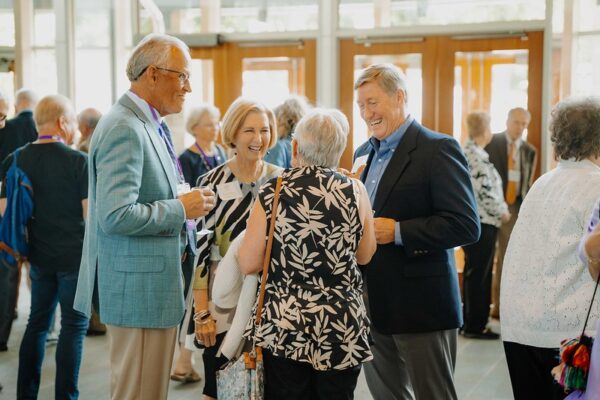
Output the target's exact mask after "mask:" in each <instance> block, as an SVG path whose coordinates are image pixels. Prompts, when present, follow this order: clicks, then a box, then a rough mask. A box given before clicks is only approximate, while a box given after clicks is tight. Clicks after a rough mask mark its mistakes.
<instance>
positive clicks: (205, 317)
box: [194, 310, 212, 325]
mask: <svg viewBox="0 0 600 400" xmlns="http://www.w3.org/2000/svg"><path fill="white" fill-rule="evenodd" d="M210 317H211V315H210V311H208V310H202V311H199V312H197V313H195V314H194V322H195V323H197V324H200V325H204V324H207V323H208V322H210V321H212V319H209V318H210Z"/></svg>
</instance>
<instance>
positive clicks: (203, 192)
mask: <svg viewBox="0 0 600 400" xmlns="http://www.w3.org/2000/svg"><path fill="white" fill-rule="evenodd" d="M178 199H179V201H181V204H183V209H184V210H185V218H186V219H195V218H200V217H203V216H205V215H206V214H208V213H209V212H210V210H212V209H213V207H214V206H215V192H213V191H212V190H210V189H209V188H193V189H192V190H191V191H190V192H188V193H185V194H182V195H181V196H179V197H178Z"/></svg>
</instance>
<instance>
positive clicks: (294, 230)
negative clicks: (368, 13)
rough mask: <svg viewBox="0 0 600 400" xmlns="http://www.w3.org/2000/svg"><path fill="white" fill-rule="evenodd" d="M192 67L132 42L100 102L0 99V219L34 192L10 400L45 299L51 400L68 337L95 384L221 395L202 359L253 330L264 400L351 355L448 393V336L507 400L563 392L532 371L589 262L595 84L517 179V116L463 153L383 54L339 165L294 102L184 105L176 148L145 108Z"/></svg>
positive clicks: (72, 361)
mask: <svg viewBox="0 0 600 400" xmlns="http://www.w3.org/2000/svg"><path fill="white" fill-rule="evenodd" d="M189 62H190V55H189V49H188V48H187V46H186V45H185V44H184V43H182V42H181V41H180V40H178V39H176V38H173V37H170V36H168V35H149V36H148V37H146V38H144V39H143V40H142V41H141V42H140V43H139V44H138V45H137V46H136V47H135V49H134V50H133V53H132V55H131V57H130V59H129V62H128V65H127V71H126V72H127V77H128V79H129V80H130V82H131V87H130V90H128V91H127V92H126V93H125V94H123V96H122V97H121V98H120V99H119V100H118V102H117V103H115V105H114V106H113V107H112V108H111V109H110V110H109V111H108V112H107V113H106V114H105V115H101V113H100V111H98V110H95V109H92V108H88V109H85V110H82V111H81V112H80V113H79V114H76V112H75V110H74V108H73V106H72V104H71V102H70V100H69V99H67V98H65V97H63V96H60V95H51V96H45V97H43V98H42V99H38V98H37V96H36V94H35V93H34V92H33V91H31V90H27V89H22V90H19V91H18V92H17V93H16V94H15V100H14V110H15V116H14V118H11V119H7V116H8V114H9V101H8V98H7V97H6V96H3V95H1V94H0V161H1V164H0V179H2V181H3V183H2V191H1V194H0V212H1V214H2V215H3V217H4V218H8V216H11V218H12V216H13V215H17V214H18V213H20V212H21V211H23V210H22V209H20V208H19V207H23V206H19V204H25V203H24V201H25V200H23V201H21V202H20V203H19V202H18V201H13V200H14V198H11V196H13V197H14V196H16V195H15V194H14V193H15V191H13V190H12V189H11V188H12V186H11V185H10V184H9V180H10V179H13V177H16V176H17V175H14V174H17V173H20V174H21V175H18V177H19V179H21V181H19V182H27V184H26V185H24V186H25V187H26V189H27V190H29V192H28V193H29V195H30V196H31V197H32V200H31V204H30V207H31V210H30V211H31V212H30V215H28V216H27V218H26V220H25V221H24V222H23V224H24V226H26V229H27V254H17V253H15V252H13V251H12V249H7V248H5V247H3V248H2V249H1V250H2V251H3V252H4V253H5V254H6V256H3V257H2V258H0V262H1V265H0V351H7V349H8V347H7V343H8V338H9V335H10V331H11V326H12V322H13V319H14V318H15V316H16V305H17V298H18V295H19V286H20V285H19V283H20V281H21V274H25V275H26V276H27V278H28V282H29V287H30V291H31V309H30V313H29V317H28V323H27V327H26V330H25V333H24V335H23V338H22V340H21V345H20V350H19V365H18V383H17V397H18V398H19V399H21V398H23V399H26V398H36V397H37V394H38V391H39V384H40V377H41V371H42V363H43V360H44V352H45V346H46V340H47V337H48V335H49V333H51V332H52V330H53V329H54V326H55V322H54V320H55V315H56V310H57V306H58V305H60V321H59V324H58V325H59V326H60V333H59V335H58V343H57V349H56V364H57V368H56V378H55V395H56V398H60V399H75V398H78V396H79V388H78V375H79V369H80V365H81V361H82V358H83V357H84V354H83V348H84V347H83V342H84V339H85V335H86V333H87V334H88V335H102V334H105V333H106V332H108V335H109V337H110V345H109V349H108V351H109V354H110V364H111V381H110V391H111V397H112V398H113V399H125V398H127V399H148V398H153V399H154V398H156V399H162V398H166V396H167V393H168V383H169V380H174V381H179V382H182V383H194V382H199V381H201V380H203V382H204V384H203V396H204V398H205V399H215V398H218V383H217V371H219V370H220V369H221V368H223V367H224V366H226V365H227V363H228V362H229V361H230V360H231V359H235V358H236V357H238V356H239V354H240V352H241V350H242V348H243V347H244V344H245V343H249V342H252V343H255V344H258V345H260V346H261V347H262V348H263V349H264V364H265V397H266V398H267V399H282V398H285V399H308V398H315V399H351V398H353V393H354V389H355V387H356V383H357V379H358V375H359V373H360V371H361V369H362V367H363V366H364V373H365V377H366V380H367V384H368V387H369V390H370V392H371V394H372V396H373V398H374V399H391V398H402V399H437V398H448V399H456V398H457V395H456V388H455V386H454V369H455V365H456V351H457V349H456V346H457V335H458V334H462V335H464V337H466V338H471V339H482V340H495V339H499V338H501V339H502V341H503V345H504V350H505V354H506V359H507V364H508V369H509V373H510V379H511V383H512V389H513V393H514V396H515V398H516V399H526V398H536V396H541V397H543V398H545V399H562V398H564V397H565V396H566V394H565V393H564V391H563V390H562V388H561V387H560V386H559V385H558V384H557V383H555V382H553V380H552V376H551V375H550V370H551V369H552V367H553V366H555V364H556V363H557V362H556V359H557V356H558V347H559V345H560V342H561V340H562V339H565V338H569V337H576V336H577V335H578V334H579V333H580V332H579V330H580V329H581V328H582V326H581V325H582V322H581V320H582V318H583V317H584V316H585V313H586V312H587V307H588V304H587V303H586V302H588V301H589V296H591V293H592V292H593V289H594V287H593V286H594V282H593V280H592V279H591V278H590V276H589V274H588V269H589V273H591V275H592V276H593V277H596V276H597V275H598V271H599V268H600V267H599V266H600V244H599V243H598V242H599V240H598V236H599V234H598V230H599V229H600V228H598V227H597V220H598V206H597V203H598V200H599V199H600V102H599V101H598V100H597V99H568V100H565V101H562V102H561V103H559V104H558V105H557V106H556V107H555V109H554V110H553V112H552V120H551V124H550V135H551V141H552V144H553V148H554V154H555V157H556V159H557V160H558V165H557V167H556V168H554V169H553V170H551V171H549V172H547V173H546V174H544V175H542V176H541V177H540V178H538V179H537V180H536V181H535V183H534V178H535V177H536V175H535V172H536V165H537V151H536V149H535V148H534V147H533V146H532V145H531V144H529V143H528V142H527V141H526V139H525V138H524V137H523V134H524V132H525V130H526V129H527V126H528V124H529V122H530V119H531V115H530V114H529V112H528V111H527V110H525V109H523V108H514V109H511V110H509V111H508V114H507V121H506V130H505V131H504V132H500V133H496V134H493V133H492V132H491V128H490V116H489V114H487V113H485V112H474V113H471V114H469V115H468V117H467V119H466V124H467V127H468V133H469V137H468V140H466V142H465V143H464V145H463V146H462V147H461V145H460V144H459V143H458V142H457V141H456V140H455V139H453V138H452V137H450V136H448V135H444V134H440V133H438V132H434V131H432V130H430V129H428V128H426V127H424V126H422V125H421V124H420V123H419V121H416V120H415V119H414V117H413V116H412V115H411V113H410V111H409V108H408V93H407V81H406V77H405V76H404V75H403V74H402V72H401V71H400V70H399V69H398V68H397V67H395V66H393V65H391V64H375V65H371V66H369V67H367V68H366V69H364V70H363V71H361V73H360V75H359V76H358V78H357V80H356V83H355V87H354V89H355V91H356V99H357V105H358V109H359V110H360V115H361V117H362V119H363V120H364V121H365V122H366V124H367V126H368V128H369V130H370V133H371V137H370V138H369V140H368V141H367V142H365V143H364V144H362V145H361V146H360V147H359V148H358V149H357V150H356V152H355V154H354V167H355V168H353V170H354V171H355V172H354V173H351V172H348V171H346V170H343V169H340V168H339V162H340V158H341V156H342V153H343V151H344V149H345V148H346V144H347V136H348V134H349V131H350V127H349V123H348V120H347V119H346V117H345V116H344V115H343V114H342V113H341V112H340V111H338V110H335V109H323V108H312V107H311V106H310V105H309V104H308V102H307V101H306V99H304V98H302V97H299V96H292V97H290V98H288V99H287V100H285V101H284V102H283V103H282V104H281V105H279V106H277V107H275V108H274V109H273V110H271V109H270V108H269V107H267V106H265V105H264V104H262V103H260V102H258V101H255V100H252V99H248V98H243V97H240V98H238V99H237V100H235V101H234V102H233V103H232V104H231V105H230V106H229V108H228V109H227V110H226V111H225V113H224V114H223V115H222V116H221V110H219V109H217V108H216V107H214V106H213V105H209V104H201V105H195V107H192V108H191V111H190V112H188V113H187V114H186V116H185V118H186V120H185V130H186V131H187V133H188V134H190V135H191V136H192V137H193V138H194V143H193V144H192V145H191V146H189V147H188V148H187V149H185V150H184V151H183V152H182V153H181V154H176V152H175V147H174V144H173V140H172V134H171V132H170V129H169V127H168V126H167V124H166V122H165V120H164V117H165V116H167V115H170V114H175V113H179V112H181V110H182V106H183V101H184V99H185V96H186V95H187V94H188V93H189V92H190V91H191V90H192V88H191V87H190V82H189V77H190V76H189ZM16 167H18V168H16ZM17 169H18V172H17ZM15 179H16V178H15ZM23 179H28V181H24V180H23ZM279 185H281V186H279ZM21 186H23V185H21ZM11 193H12V194H11ZM19 193H21V194H19V196H24V195H23V194H22V193H23V188H21V191H20V192H19ZM25 194H27V193H25ZM276 197H277V199H278V200H277V201H278V206H277V208H275V206H274V199H275V198H276ZM19 199H26V196H25V197H19ZM275 204H277V203H275ZM595 206H596V208H594V207H595ZM594 209H595V211H593V210H594ZM272 215H273V219H272V218H271V217H272ZM590 216H592V217H591V222H590ZM271 224H274V226H273V227H272V228H273V232H274V233H273V246H272V248H270V249H269V251H270V259H269V262H268V264H267V267H266V269H264V270H263V261H264V258H265V252H266V248H265V247H266V240H265V238H266V236H267V233H268V232H269V229H270V228H271ZM584 236H585V237H584ZM586 240H587V242H586ZM459 246H460V247H462V248H463V250H464V257H465V258H464V272H463V281H462V292H461V289H460V284H459V279H458V275H457V273H456V267H455V252H454V249H455V248H456V247H459ZM9 250H10V251H9ZM9 253H10V254H9ZM11 257H12V258H11ZM263 274H266V276H267V278H266V282H267V284H266V290H265V298H264V306H263V305H262V302H261V307H262V308H259V309H260V310H261V311H260V313H258V314H259V315H257V306H258V303H259V299H258V298H257V297H258V296H257V294H258V288H259V281H260V277H261V276H262V275H263ZM501 284H502V285H501ZM21 295H23V294H22V293H21ZM500 305H501V307H500ZM257 317H258V318H257ZM490 317H495V318H498V317H499V318H500V323H501V332H494V331H492V330H491V329H490V328H489V326H488V323H489V319H490ZM598 317H600V307H599V306H598V304H597V302H596V304H593V305H592V310H591V318H592V320H593V321H596V320H597V319H598ZM256 320H262V323H261V324H260V325H257V324H256V323H255V322H254V321H256ZM592 333H593V332H592ZM175 347H178V350H175ZM197 350H201V351H202V360H203V366H204V370H203V371H197V370H196V369H195V367H194V364H193V352H194V351H197ZM594 351H595V353H594V354H596V358H598V351H597V349H596V348H595V349H594ZM174 355H177V358H176V360H175V362H174V363H173V362H172V360H173V358H174ZM595 372H596V373H597V371H595ZM592 375H593V373H592ZM590 379H592V378H590ZM0 388H1V387H0ZM221 390H222V389H221Z"/></svg>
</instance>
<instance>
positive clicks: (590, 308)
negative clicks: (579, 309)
mask: <svg viewBox="0 0 600 400" xmlns="http://www.w3.org/2000/svg"><path fill="white" fill-rule="evenodd" d="M599 283H600V274H599V275H598V279H596V286H594V294H592V301H590V306H589V308H588V312H587V315H586V317H585V322H584V324H583V330H582V331H581V336H580V338H583V336H584V335H585V328H586V327H587V323H588V320H589V319H590V312H591V311H592V306H593V305H594V297H596V291H597V290H598V284H599Z"/></svg>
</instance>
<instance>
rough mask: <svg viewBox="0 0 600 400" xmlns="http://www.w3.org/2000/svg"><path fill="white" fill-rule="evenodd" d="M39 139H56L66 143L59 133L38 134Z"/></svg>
mask: <svg viewBox="0 0 600 400" xmlns="http://www.w3.org/2000/svg"><path fill="white" fill-rule="evenodd" d="M38 140H56V141H57V142H61V143H65V141H64V140H63V138H61V137H60V136H58V135H42V136H38Z"/></svg>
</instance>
